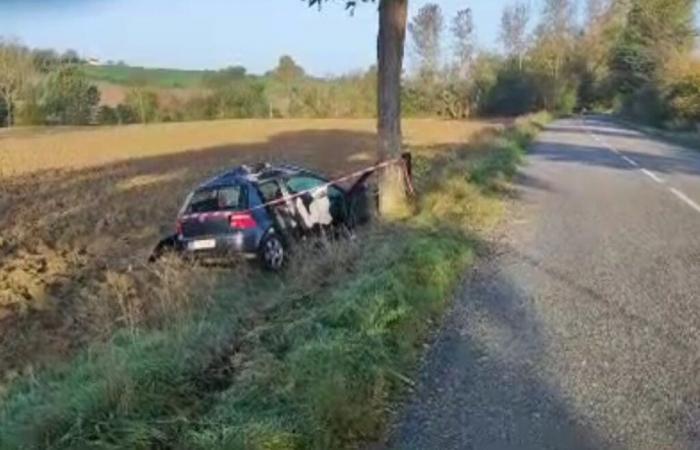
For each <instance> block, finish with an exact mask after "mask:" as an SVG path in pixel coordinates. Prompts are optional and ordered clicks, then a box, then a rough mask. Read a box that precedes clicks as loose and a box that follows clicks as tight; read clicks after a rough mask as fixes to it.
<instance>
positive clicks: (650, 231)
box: [389, 118, 700, 450]
mask: <svg viewBox="0 0 700 450" xmlns="http://www.w3.org/2000/svg"><path fill="white" fill-rule="evenodd" d="M529 160H530V162H529V164H528V166H527V167H525V169H524V170H523V172H522V174H521V176H520V177H519V178H518V180H517V185H518V190H519V200H518V201H516V202H515V205H514V210H515V213H514V217H513V219H512V220H511V221H510V223H509V224H508V225H507V226H506V230H505V232H504V235H503V236H502V237H500V238H499V239H497V240H496V242H495V243H494V244H493V245H492V247H493V250H492V252H493V255H491V256H492V257H490V258H485V259H486V261H485V262H484V263H483V264H481V265H480V266H479V267H478V268H477V269H475V271H474V273H472V274H470V276H469V279H468V280H467V282H466V283H465V287H464V289H463V292H462V294H461V295H460V298H459V299H458V301H457V302H456V304H455V306H454V309H453V311H452V312H451V313H450V314H449V315H448V317H447V318H446V323H445V324H444V326H443V330H442V332H441V333H440V335H439V337H438V338H437V340H436V343H435V345H434V346H433V347H432V349H431V350H430V352H429V354H428V355H427V357H426V361H425V364H424V368H423V369H422V372H421V375H420V381H419V383H418V386H417V389H416V392H415V395H414V396H413V399H412V400H411V401H410V402H409V403H408V404H407V405H406V407H405V411H404V412H403V413H402V414H401V415H400V416H399V419H398V421H397V424H396V425H395V427H394V430H393V432H392V437H391V438H390V443H389V448H392V449H402V450H404V449H405V450H409V449H440V450H448V449H525V450H527V449H606V448H611V449H654V450H658V449H700V345H699V344H700V152H694V151H692V150H684V149H681V148H678V147H675V146H672V145H669V144H665V143H663V142H660V141H657V140H655V139H652V138H649V137H646V136H644V135H642V134H640V133H637V132H635V131H632V130H629V129H626V128H624V127H621V126H619V125H615V124H614V123H612V122H610V121H607V120H605V119H604V118H588V119H586V120H585V121H584V120H583V119H570V120H561V121H557V122H555V123H554V124H552V125H551V126H550V127H548V128H547V129H546V130H545V131H544V132H543V133H542V134H541V135H540V138H539V139H538V141H537V143H536V145H535V146H534V149H533V154H532V155H531V157H530V159H529Z"/></svg>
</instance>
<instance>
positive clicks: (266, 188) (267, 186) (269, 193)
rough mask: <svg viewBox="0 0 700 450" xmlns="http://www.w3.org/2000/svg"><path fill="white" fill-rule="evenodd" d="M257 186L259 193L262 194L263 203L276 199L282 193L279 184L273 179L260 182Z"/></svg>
mask: <svg viewBox="0 0 700 450" xmlns="http://www.w3.org/2000/svg"><path fill="white" fill-rule="evenodd" d="M258 188H259V189H260V194H261V195H262V197H263V201H264V202H265V203H268V202H271V201H273V200H277V199H278V198H280V196H281V194H282V192H281V191H280V186H279V184H277V182H275V181H268V182H267V183H262V184H260V185H259V186H258Z"/></svg>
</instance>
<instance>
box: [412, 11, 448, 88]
mask: <svg viewBox="0 0 700 450" xmlns="http://www.w3.org/2000/svg"><path fill="white" fill-rule="evenodd" d="M443 27H444V20H443V16H442V10H441V9H440V5H438V4H437V3H428V4H426V5H424V6H423V7H421V8H420V9H419V10H418V13H417V14H416V15H415V17H414V18H413V19H412V20H411V23H409V24H408V31H409V33H410V34H411V44H412V45H411V48H412V50H413V55H414V57H415V59H416V66H417V68H418V73H419V74H420V75H421V77H425V78H429V79H432V78H434V77H435V75H436V74H437V73H438V71H439V70H440V58H441V53H442V51H441V50H442V42H441V38H442V32H443Z"/></svg>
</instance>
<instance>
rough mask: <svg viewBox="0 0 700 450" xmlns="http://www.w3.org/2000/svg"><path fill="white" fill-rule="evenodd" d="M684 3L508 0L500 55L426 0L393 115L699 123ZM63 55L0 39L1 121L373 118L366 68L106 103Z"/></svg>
mask: <svg viewBox="0 0 700 450" xmlns="http://www.w3.org/2000/svg"><path fill="white" fill-rule="evenodd" d="M695 3H696V2H695V0H543V2H542V7H541V9H540V10H538V11H533V10H532V9H531V7H530V6H529V5H530V3H529V2H526V1H525V0H520V1H519V0H515V1H514V2H513V3H511V4H509V5H507V6H506V7H505V8H504V9H503V11H502V15H501V24H500V25H501V27H500V28H501V29H500V35H499V43H500V47H501V49H500V51H494V50H490V49H487V48H484V47H483V46H481V45H480V43H479V41H478V36H477V31H478V30H477V27H476V26H475V24H474V19H473V16H472V12H471V9H469V8H463V9H461V10H459V11H457V12H456V14H455V15H454V16H453V17H447V18H446V17H445V16H444V14H443V11H442V9H441V7H440V6H439V4H438V3H429V4H426V5H424V6H423V7H421V8H420V9H419V10H418V12H417V13H416V14H415V15H414V16H413V17H412V18H411V19H410V21H409V24H408V30H407V31H408V42H407V46H408V54H409V64H407V67H406V68H405V70H404V75H403V79H404V80H403V81H404V83H403V88H402V93H401V97H402V98H401V104H402V112H403V114H404V115H407V116H442V117H449V118H466V117H471V116H484V115H494V116H503V115H518V114H522V113H527V112H531V111H536V110H542V109H546V110H550V111H553V112H557V113H563V114H567V113H571V112H572V111H575V110H584V109H585V110H604V111H616V112H619V113H621V114H625V115H628V116H630V117H632V118H634V119H637V120H640V121H644V122H647V123H650V124H654V125H668V126H673V127H690V126H695V124H696V123H697V122H698V121H700V60H699V59H698V58H696V57H695V56H694V55H693V53H692V52H693V50H694V44H695V35H696V30H695V28H694V21H693V19H694V8H695ZM82 64H84V61H83V60H82V59H81V58H80V57H79V56H78V55H77V54H76V53H75V52H72V51H69V52H66V53H64V54H58V53H56V52H53V51H50V50H31V49H28V48H26V47H23V46H21V45H18V44H17V43H13V42H8V41H2V42H0V123H4V124H6V125H12V124H15V123H17V124H117V123H136V122H141V123H147V122H158V121H181V120H211V119H226V118H245V117H375V116H376V110H377V93H376V89H375V86H376V83H377V69H376V67H371V68H369V69H368V70H366V71H358V72H356V73H353V74H347V75H343V76H337V77H326V78H316V77H312V76H310V75H309V74H307V73H306V71H305V70H304V68H303V67H301V66H300V65H299V64H298V63H297V62H295V61H294V59H293V58H291V57H289V56H283V57H281V58H280V60H279V62H278V64H277V66H276V67H275V68H274V69H273V70H271V71H269V72H268V73H266V74H264V75H252V74H249V73H247V71H246V69H245V68H244V67H240V66H235V67H229V68H226V69H223V70H220V71H215V72H213V71H210V72H206V73H205V74H204V76H203V80H202V83H201V84H202V85H201V87H200V88H199V89H195V90H194V91H193V92H192V93H191V94H189V95H187V96H180V97H178V96H175V95H168V93H167V92H163V90H159V89H157V88H155V87H154V86H152V84H150V83H149V81H148V80H147V79H140V78H139V77H134V78H133V79H130V80H129V82H128V83H127V84H128V85H127V86H126V95H125V96H124V99H123V101H122V102H121V103H120V104H119V105H117V106H107V105H100V92H99V89H98V88H97V86H96V85H95V84H94V83H93V82H92V81H91V80H90V78H89V77H87V76H86V75H85V73H84V72H83V70H82V68H81V67H82Z"/></svg>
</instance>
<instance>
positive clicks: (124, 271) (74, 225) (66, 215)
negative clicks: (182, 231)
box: [0, 120, 502, 381]
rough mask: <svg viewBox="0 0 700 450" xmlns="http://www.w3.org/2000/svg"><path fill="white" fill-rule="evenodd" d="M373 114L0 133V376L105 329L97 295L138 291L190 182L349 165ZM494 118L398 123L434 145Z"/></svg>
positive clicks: (368, 149)
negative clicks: (245, 170)
mask: <svg viewBox="0 0 700 450" xmlns="http://www.w3.org/2000/svg"><path fill="white" fill-rule="evenodd" d="M374 125H375V123H374V121H373V120H237V121H220V122H194V123H179V124H162V125H150V126H140V125H136V126H125V127H105V128H51V129H49V128H36V129H31V128H30V129H16V130H10V131H7V130H5V131H2V132H0V381H1V377H2V374H8V373H15V372H16V371H17V370H20V371H26V370H32V369H31V368H32V367H35V366H36V365H42V364H48V363H50V362H51V361H53V360H55V359H57V358H58V359H61V358H63V357H65V355H67V354H69V353H71V352H73V351H74V350H75V349H76V348H80V346H81V345H82V344H84V343H85V341H86V340H87V339H88V338H89V339H93V338H95V336H97V335H100V334H104V333H106V332H107V329H108V328H109V327H105V325H104V323H105V322H104V320H101V319H100V315H101V314H102V315H105V316H110V317H114V316H115V314H114V312H113V311H111V312H110V311H107V312H105V311H103V309H104V308H105V306H104V305H106V304H109V305H119V304H121V303H120V299H122V298H123V297H125V296H143V295H145V294H144V293H143V283H142V284H139V280H138V279H137V277H135V276H134V275H133V274H134V273H138V272H139V271H140V270H142V269H143V267H145V261H146V259H147V256H148V254H149V253H150V251H151V249H152V248H153V245H154V244H155V243H156V242H157V241H158V239H159V238H160V237H161V236H163V235H165V234H168V233H170V232H172V229H173V220H174V218H175V215H176V212H177V210H178V208H179V206H180V204H181V202H182V200H183V197H184V196H185V194H186V193H187V191H188V190H190V189H191V188H192V187H193V186H195V185H196V184H197V183H198V182H200V181H201V180H203V179H206V178H207V177H209V176H211V175H213V174H215V173H217V172H219V171H222V170H223V169H225V168H228V167H231V166H233V165H237V164H240V163H244V162H254V161H265V160H266V161H286V162H291V163H297V164H301V165H305V166H310V167H314V168H318V169H319V170H322V171H324V172H326V173H329V174H332V175H338V174H342V173H345V172H349V171H351V170H354V169H357V168H359V167H363V166H366V165H369V164H371V163H372V162H373V161H374V159H375V157H374V154H373V151H372V149H373V147H374V141H375V135H374V132H373V129H374ZM500 126H502V123H501V122H452V121H440V120H408V121H405V124H404V129H405V130H404V132H405V137H406V143H407V145H408V146H414V147H421V148H429V149H432V150H435V151H438V150H440V149H444V148H446V147H451V146H454V145H459V144H463V143H465V142H468V141H469V140H471V139H472V138H473V137H474V136H476V135H477V134H480V133H483V132H488V130H490V129H494V128H497V127H500ZM110 308H113V307H112V306H110ZM107 309H109V308H107ZM116 316H117V317H118V316H119V314H118V313H117V314H116Z"/></svg>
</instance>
